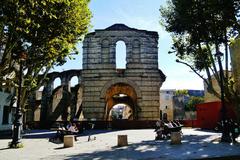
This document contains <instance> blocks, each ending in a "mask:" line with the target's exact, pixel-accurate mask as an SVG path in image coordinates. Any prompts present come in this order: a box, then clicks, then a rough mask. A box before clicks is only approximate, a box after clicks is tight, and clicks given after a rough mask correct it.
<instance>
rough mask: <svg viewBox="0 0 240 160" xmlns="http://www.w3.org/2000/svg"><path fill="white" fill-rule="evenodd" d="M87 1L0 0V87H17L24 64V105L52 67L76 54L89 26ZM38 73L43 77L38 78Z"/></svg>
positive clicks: (89, 16) (89, 14)
mask: <svg viewBox="0 0 240 160" xmlns="http://www.w3.org/2000/svg"><path fill="white" fill-rule="evenodd" d="M88 4H89V0H41V1H39V0H23V1H21V0H3V1H0V55H1V56H0V87H15V88H16V87H17V86H18V78H17V77H19V76H18V75H19V74H20V72H19V59H20V57H21V55H23V53H24V55H25V57H26V59H25V61H24V62H23V71H24V76H23V83H24V87H23V91H22V93H21V95H22V101H21V103H22V104H23V103H24V102H25V101H26V99H27V97H28V94H29V93H30V92H31V91H32V90H36V89H37V88H38V87H40V86H41V85H42V84H43V81H44V79H45V77H46V74H47V73H48V71H49V70H50V69H51V68H52V67H53V66H54V65H62V64H64V62H65V58H66V57H71V54H72V53H77V50H76V47H75V46H76V43H77V42H79V41H81V40H82V38H83V36H84V34H86V33H87V31H88V28H89V27H90V25H89V24H90V18H91V12H90V10H89V8H88ZM39 74H41V75H42V76H39Z"/></svg>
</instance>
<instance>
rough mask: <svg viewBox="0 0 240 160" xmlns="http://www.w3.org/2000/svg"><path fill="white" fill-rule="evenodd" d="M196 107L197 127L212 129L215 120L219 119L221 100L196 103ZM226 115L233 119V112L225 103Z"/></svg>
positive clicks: (215, 122) (215, 123) (215, 124)
mask: <svg viewBox="0 0 240 160" xmlns="http://www.w3.org/2000/svg"><path fill="white" fill-rule="evenodd" d="M196 108H197V127H199V128H205V129H214V128H215V127H216V126H217V122H219V121H221V102H208V103H202V104H198V105H197V106H196ZM226 109H227V111H226V113H225V114H226V116H227V117H228V118H232V119H235V117H236V116H235V114H234V111H233V109H232V107H231V106H228V105H226Z"/></svg>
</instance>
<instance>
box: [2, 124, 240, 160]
mask: <svg viewBox="0 0 240 160" xmlns="http://www.w3.org/2000/svg"><path fill="white" fill-rule="evenodd" d="M54 134H55V133H53V132H52V131H31V132H30V133H27V134H25V138H23V139H22V142H23V143H24V148H20V149H9V148H7V146H8V143H9V142H10V141H11V139H1V140H0V160H13V159H15V160H38V159H41V160H67V159H89V160H111V159H114V160H116V159H119V160H145V159H146V160H155V159H178V160H179V159H202V158H216V157H226V156H228V157H229V156H231V158H230V159H239V158H240V143H238V144H234V145H232V144H228V143H220V144H219V143H218V139H219V137H220V136H221V134H220V133H214V132H209V131H202V130H198V129H190V128H184V129H183V140H182V144H180V145H171V144H170V140H158V141H156V140H154V138H155V132H154V130H153V129H142V130H121V131H112V130H90V131H84V133H83V134H82V135H80V136H79V137H78V141H76V142H75V143H74V147H71V148H63V144H62V143H60V144H56V143H52V142H49V137H52V136H54ZM89 135H91V139H92V140H91V141H88V136H89ZM117 135H128V144H129V145H128V146H125V147H117ZM94 137H95V140H94ZM239 140H240V139H238V142H239ZM223 159H225V158H223Z"/></svg>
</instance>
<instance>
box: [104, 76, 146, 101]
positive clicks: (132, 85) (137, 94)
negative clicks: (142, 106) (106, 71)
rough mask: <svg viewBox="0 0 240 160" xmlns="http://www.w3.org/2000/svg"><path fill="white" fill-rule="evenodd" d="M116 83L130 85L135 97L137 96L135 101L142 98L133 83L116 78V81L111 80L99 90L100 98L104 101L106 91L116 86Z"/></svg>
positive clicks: (125, 79)
mask: <svg viewBox="0 0 240 160" xmlns="http://www.w3.org/2000/svg"><path fill="white" fill-rule="evenodd" d="M117 83H124V84H128V85H130V86H131V87H132V88H133V89H134V90H135V92H136V96H137V99H141V98H142V93H141V90H140V89H139V87H138V86H137V84H136V83H134V82H133V81H131V80H129V79H127V78H116V79H113V80H111V81H108V82H107V83H106V84H105V85H104V86H103V88H102V90H101V94H100V98H102V99H104V98H105V96H106V92H107V90H108V89H109V88H110V87H111V86H112V85H114V84H117Z"/></svg>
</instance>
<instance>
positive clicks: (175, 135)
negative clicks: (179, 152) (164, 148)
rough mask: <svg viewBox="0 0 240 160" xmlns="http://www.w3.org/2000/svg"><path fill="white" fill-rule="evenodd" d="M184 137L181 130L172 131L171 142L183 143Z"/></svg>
mask: <svg viewBox="0 0 240 160" xmlns="http://www.w3.org/2000/svg"><path fill="white" fill-rule="evenodd" d="M181 140H182V137H181V133H180V132H172V133H171V144H181V143H182V142H181Z"/></svg>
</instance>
